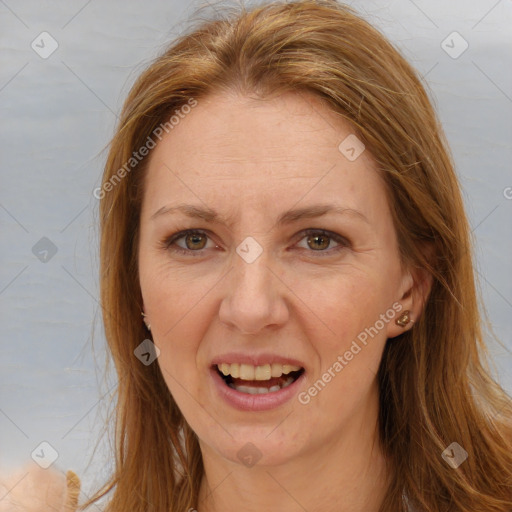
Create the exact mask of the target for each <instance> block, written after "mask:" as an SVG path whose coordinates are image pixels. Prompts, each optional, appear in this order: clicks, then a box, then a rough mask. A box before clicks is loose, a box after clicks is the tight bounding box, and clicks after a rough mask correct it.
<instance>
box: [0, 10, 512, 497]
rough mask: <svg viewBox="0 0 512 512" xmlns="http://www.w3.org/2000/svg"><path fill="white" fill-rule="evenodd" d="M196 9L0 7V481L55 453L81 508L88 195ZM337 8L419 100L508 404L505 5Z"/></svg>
mask: <svg viewBox="0 0 512 512" xmlns="http://www.w3.org/2000/svg"><path fill="white" fill-rule="evenodd" d="M204 3H205V2H203V4H204ZM251 3H254V2H251ZM251 3H250V2H246V5H250V4H251ZM200 5H201V3H200V2H194V3H189V2H185V1H181V2H179V1H169V0H165V1H162V0H153V1H152V2H144V1H142V0H140V1H134V0H123V1H120V0H119V1H99V0H90V1H66V2H64V1H55V2H50V1H40V0H38V1H36V0H23V1H14V0H5V1H4V0H0V173H1V174H0V176H1V177H0V179H1V186H0V230H1V237H0V244H1V258H2V261H1V265H0V315H1V317H0V319H1V325H2V329H1V333H2V334H1V342H0V343H1V344H0V353H1V357H0V472H2V471H4V472H5V471H7V472H8V471H11V470H12V468H14V467H16V466H19V465H21V464H23V463H25V462H27V461H31V458H30V457H31V454H32V453H33V452H34V450H36V453H39V452H40V451H41V449H42V450H43V451H45V453H46V455H45V457H49V456H50V455H51V454H52V453H53V452H51V450H52V449H54V450H55V454H56V456H57V459H56V461H55V463H54V467H56V468H58V469H60V470H66V469H73V470H74V471H75V472H77V473H78V474H79V475H80V477H81V478H82V483H83V490H84V492H85V494H86V495H88V494H90V492H91V490H92V489H93V488H95V486H96V485H98V484H100V483H101V482H102V480H103V478H104V477H105V476H106V475H107V474H108V471H109V468H110V464H111V463H110V461H111V460H112V458H111V456H110V454H109V453H108V450H107V444H106V440H105V438H104V440H103V441H102V442H100V443H99V444H98V449H97V452H96V455H95V456H94V457H92V455H93V450H94V447H95V446H96V444H97V443H98V439H99V438H100V437H99V436H100V431H101V428H102V425H103V424H104V422H105V415H106V413H107V410H108V397H109V396H110V395H109V391H111V390H112V386H113V385H114V384H115V380H114V379H113V378H112V377H109V378H105V375H104V373H105V352H104V343H105V342H104V338H103V334H102V327H101V317H100V313H99V306H98V258H97V254H98V241H97V240H98V229H97V216H98V212H97V208H98V201H97V199H96V198H95V197H94V196H93V193H92V192H93V190H94V189H95V188H96V187H97V186H98V185H99V183H100V177H101V173H102V167H103V164H104V161H105V156H106V153H105V151H104V148H105V146H106V145H107V144H108V141H109V139H110V137H111V135H112V133H113V130H114V126H115V122H116V119H117V117H116V116H117V115H119V112H120V109H121V106H122V102H123V100H124V98H125V97H126V94H127V93H128V91H129V88H130V86H131V84H132V83H133V81H134V79H135V78H136V76H137V75H138V74H139V73H140V72H141V71H142V70H143V69H144V67H145V66H146V65H147V64H148V63H149V62H150V60H151V59H152V58H154V57H155V56H156V55H157V54H159V53H160V52H161V51H162V50H163V49H164V47H165V46H166V45H167V44H168V43H169V42H170V41H171V40H172V39H173V38H175V37H176V36H177V35H179V34H181V33H182V32H183V31H184V30H186V29H187V28H188V25H187V23H186V20H187V18H188V17H189V15H190V14H191V13H192V12H193V10H194V8H196V7H198V6H200ZM350 5H352V6H353V7H354V8H356V10H358V11H359V12H360V13H361V14H362V15H363V16H364V17H366V18H367V19H368V20H369V21H370V22H372V23H374V24H375V25H376V26H377V27H379V28H380V29H381V30H382V31H383V32H384V33H385V34H386V35H387V36H388V37H389V38H390V39H391V40H392V41H393V42H394V43H395V45H396V46H398V47H399V48H400V50H401V51H402V52H403V53H404V54H405V56H406V57H407V58H408V59H409V61H410V62H411V63H412V64H413V65H414V66H415V67H416V68H417V69H418V71H419V72H420V73H421V75H422V76H423V77H424V81H425V84H426V85H427V87H428V88H429V94H430V95H431V98H432V100H433V102H434V104H435V106H436V109H437V111H438V113H439V116H440V119H441V122H442V124H443V126H444V129H445V132H446V135H447V138H448V141H449V143H450V146H451V149H452V152H453V155H454V159H455V162H456V168H457V172H458V174H459V176H460V180H461V183H462V186H463V189H464V198H465V201H466V206H467V210H468V214H469V217H470V221H471V226H472V229H473V234H474V237H475V243H476V256H477V260H476V263H475V267H476V271H477V276H478V278H479V280H480V287H481V291H482V297H483V300H484V302H485V305H486V308H487V310H488V314H489V321H490V322H491V324H492V326H493V329H494V332H495V333H496V335H497V336H498V338H499V339H500V340H501V342H502V343H503V345H504V346H500V345H498V344H496V343H491V345H490V350H491V354H492V355H493V358H494V361H495V363H496V372H497V378H498V379H499V380H500V382H501V383H502V385H503V386H504V387H505V388H506V389H507V390H508V391H509V392H512V356H511V350H512V257H511V256H512V222H511V220H512V165H511V161H512V147H511V141H512V67H511V66H510V62H512V31H511V30H510V27H511V26H512V1H510V0H500V1H496V0H470V1H468V0H451V1H450V2H447V1H445V0H443V1H440V0H428V1H427V0H415V1H412V0H394V1H389V0H387V1H384V0H382V1H381V0H368V1H367V0H354V1H352V2H350ZM43 32H45V33H47V34H43V35H41V34H42V33H43ZM454 32H456V34H454ZM41 39H43V40H44V44H43V43H41ZM443 41H444V42H443ZM466 47H467V48H466ZM54 48H55V51H53V53H51V55H48V53H49V52H51V50H53V49H54ZM41 442H46V443H49V444H50V445H51V447H52V448H49V447H48V446H47V445H43V446H42V447H41V446H40V443H41ZM49 454H50V455H49Z"/></svg>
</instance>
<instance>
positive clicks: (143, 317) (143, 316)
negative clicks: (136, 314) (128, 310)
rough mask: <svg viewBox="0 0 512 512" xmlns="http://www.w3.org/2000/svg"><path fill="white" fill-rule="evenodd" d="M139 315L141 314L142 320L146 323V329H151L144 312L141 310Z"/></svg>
mask: <svg viewBox="0 0 512 512" xmlns="http://www.w3.org/2000/svg"><path fill="white" fill-rule="evenodd" d="M141 315H142V319H143V321H144V324H145V325H146V329H147V330H148V331H151V325H150V324H149V322H148V321H147V320H146V314H145V313H144V311H142V312H141Z"/></svg>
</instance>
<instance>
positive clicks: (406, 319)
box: [395, 310, 414, 327]
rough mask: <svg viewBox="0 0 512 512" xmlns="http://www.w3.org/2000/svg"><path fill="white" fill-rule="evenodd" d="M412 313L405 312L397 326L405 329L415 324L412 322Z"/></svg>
mask: <svg viewBox="0 0 512 512" xmlns="http://www.w3.org/2000/svg"><path fill="white" fill-rule="evenodd" d="M409 315H410V311H409V310H407V311H404V312H403V313H402V314H401V315H400V316H399V317H398V318H397V319H396V320H395V323H396V325H399V326H400V327H405V326H406V325H407V324H408V323H409V322H412V323H414V321H413V320H411V317H410V316H409Z"/></svg>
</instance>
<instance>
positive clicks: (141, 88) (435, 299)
mask: <svg viewBox="0 0 512 512" xmlns="http://www.w3.org/2000/svg"><path fill="white" fill-rule="evenodd" d="M233 90H234V91H237V92H239V93H241V94H257V95H259V96H260V97H262V98H265V97H270V96H271V95H273V94H279V93H282V92H295V93H297V94H300V93H302V92H307V93H313V94H315V95H316V96H317V97H318V98H320V99H322V100H323V102H324V103H325V105H326V106H327V107H328V108H329V109H331V110H332V111H333V112H334V113H336V114H337V115H339V116H340V117H341V118H343V119H345V120H348V121H349V122H350V123H351V125H352V127H353V129H354V131H355V132H356V133H357V134H358V137H359V138H360V139H361V140H362V141H363V142H364V144H365V145H366V147H367V149H368V150H369V151H370V152H371V154H372V155H373V157H374V159H375V160H376V162H377V163H378V165H379V168H380V172H381V174H382V176H383V178H384V180H385V183H386V191H387V194H388V200H389V204H390V206H391V210H392V215H393V221H394V225H395V228H396V231H397V234H398V240H399V246H400V252H401V257H402V259H403V261H404V262H405V263H407V264H408V265H412V266H413V267H417V268H422V269H425V270H426V271H427V272H429V273H430V274H431V275H432V276H433V284H432V289H431V293H430V295H429V298H428V301H427V302H426V304H425V307H424V313H423V315H422V316H421V318H420V319H419V321H418V322H417V323H416V324H415V326H414V328H413V329H411V330H408V331H407V332H405V333H404V334H402V335H401V336H399V337H398V338H395V339H393V340H392V341H389V342H388V343H387V345H386V348H385V351H384V355H383V358H382V362H381V367H380V370H379V374H378V380H379V386H380V413H379V414H380V417H379V418H380V419H379V421H380V425H379V426H380V436H381V440H382V444H383V447H384V450H385V453H386V456H387V458H388V460H389V463H390V468H391V470H392V474H393V478H392V479H391V481H392V483H391V484H390V487H389V488H388V490H387V494H386V496H385V499H384V501H383V504H382V506H381V508H380V511H381V512H400V511H405V510H407V505H406V503H405V501H404V500H403V494H404V493H405V495H406V496H407V500H408V501H409V503H410V504H411V505H412V506H413V507H415V509H416V510H418V511H420V510H421V511H423V510H425V511H431V512H437V511H438V512H441V511H448V510H449V511H450V512H456V511H469V510H470V511H472V512H510V510H512V491H511V484H512V449H511V439H512V427H511V424H510V419H511V418H512V407H511V402H510V398H509V397H508V396H507V394H506V393H505V391H504V390H503V389H502V388H501V387H500V386H499V385H498V384H497V383H496V382H495V381H494V380H493V378H492V377H491V376H490V372H489V370H488V368H487V363H486V357H487V356H486V349H485V343H484V335H483V332H482V326H481V323H482V322H481V317H482V314H483V310H481V309H480V306H479V302H478V300H477V292H476V287H475V275H474V271H473V264H472V248H471V238H470V230H469V226H468V221H467V218H466V214H465V211H464V205H463V201H462V198H461V192H460V186H459V183H458V181H457V177H456V174H455V172H454V164H453V161H452V158H451V156H450V153H449V150H448V147H447V144H446V141H445V138H444V135H443V132H442V129H441V127H440V125H439V122H438V119H437V117H436V114H435V112H434V110H433V108H432V106H431V103H430V101H429V99H428V95H427V94H426V92H425V89H424V87H423V86H422V84H421V80H420V79H419V77H418V75H417V74H416V72H415V71H414V70H413V69H412V68H411V66H410V65H409V64H408V63H407V62H406V60H405V59H404V58H403V57H402V56H401V55H400V53H399V52H398V51H397V50H396V49H395V48H394V47H393V45H392V44H391V43H390V42H389V41H387V40H386V38H385V37H384V36H383V35H382V34H381V33H380V32H378V31H377V30H376V29H375V28H373V27H372V26H371V25H370V24H368V23H367V22H366V21H364V20H363V19H361V18H360V17H359V16H357V15H356V13H355V12H354V11H353V10H352V9H351V8H349V7H346V6H344V5H341V4H339V3H337V2H336V1H334V0H331V1H329V0H324V1H312V0H304V1H295V2H286V3H285V2H273V3H271V4H268V5H262V6H259V7H255V8H252V9H250V10H246V9H244V8H242V9H241V10H240V11H237V12H235V13H232V12H231V11H226V12H225V13H224V14H223V15H219V16H217V17H216V18H214V19H211V20H208V21H206V22H203V23H202V24H201V25H200V26H198V27H196V28H195V29H194V30H193V31H190V32H189V33H188V34H185V35H183V36H181V37H180V38H179V39H178V40H177V41H175V42H174V43H173V44H172V46H170V47H169V48H168V49H167V50H166V51H165V53H163V54H162V55H161V56H160V57H158V58H157V59H156V60H155V61H154V62H153V63H152V64H151V65H150V66H149V67H148V68H147V69H146V70H145V71H144V72H143V73H142V75H141V76H140V77H139V78H138V79H137V81H136V83H135V84H134V86H133V88H132V89H131V91H130V93H129V95H128V98H127V99H126V102H125V104H124V107H123V111H122V114H121V119H120V122H119V126H118V127H117V131H116V133H115V135H114V137H113V140H112V142H111V146H110V152H109V155H108V159H107V162H106V166H105V171H104V175H103V184H102V188H101V193H100V197H101V203H100V223H101V302H102V308H103V318H104V325H105V334H106V338H107V341H108V344H109V346H110V350H111V354H112V357H113V360H114V362H115V366H116V371H117V374H118V388H117V402H116V416H115V420H116V421H115V428H116V431H115V435H116V459H115V471H114V473H113V476H112V478H111V480H110V481H109V482H108V483H107V484H106V485H105V486H104V487H103V488H102V489H100V490H99V491H98V492H97V494H96V495H95V496H94V497H93V499H92V500H91V501H90V502H88V503H86V504H85V505H84V508H85V507H86V506H87V505H88V504H90V503H92V502H94V501H96V500H98V499H99V498H100V497H102V496H106V495H109V498H110V499H109V501H108V504H107V508H106V510H107V511H108V512H125V511H127V510H129V511H130V512H142V511H145V512H147V511H150V510H151V511H157V512H164V511H165V512H168V511H171V512H183V511H186V510H188V509H189V508H192V507H197V506H198V503H197V500H198V491H199V486H200V484H201V480H202V477H203V471H204V470H203V464H202V458H201V452H200V449H199V444H198V440H197V437H196V435H195V434H194V432H193V431H192V430H191V429H190V427H189V426H188V425H187V423H186V421H185V420H184V418H183V417H182V415H181V413H180V411H179V409H178V407H177V405H176V403H175V402H174V400H173V398H172V396H171V395H170V393H169V391H168V388H167V386H166V384H165V382H164V379H163V377H162V375H161V373H160V370H159V367H158V365H156V364H153V365H149V366H145V365H143V364H141V363H140V361H139V360H138V359H137V358H136V357H135V356H134V353H133V352H134V349H135V348H136V347H137V346H138V345H139V344H140V343H141V341H142V340H143V339H144V338H145V337H146V334H147V333H146V331H145V330H144V328H143V324H142V322H141V316H140V312H141V306H142V300H141V292H140V286H139V279H138V262H137V249H138V233H139V221H140V219H139V214H140V210H141V200H142V193H143V178H144V170H145V167H146V162H147V158H146V159H142V160H141V161H140V162H132V163H133V166H132V164H130V166H128V167H127V162H129V161H130V158H133V154H134V152H137V151H138V150H139V148H141V147H143V146H144V145H147V143H148V142H147V141H148V137H151V136H152V135H153V134H154V133H155V130H157V129H158V127H159V126H161V125H162V124H165V123H167V128H168V129H171V128H170V126H171V125H170V124H169V116H170V115H172V113H173V112H175V111H176V110H178V109H180V108H183V106H184V105H186V104H187V103H188V104H190V101H191V99H192V100H193V101H198V102H199V101H201V98H204V97H205V96H206V95H208V94H211V93H214V92H223V91H224V92H228V91H233ZM166 131H167V130H166ZM157 133H158V130H157ZM156 142H158V141H156ZM121 169H124V172H122V171H120V170H121ZM426 246H429V247H430V248H431V250H430V251H426V250H425V247H426ZM453 442H456V443H458V445H460V446H461V447H462V448H463V449H464V450H465V451H466V452H467V454H468V458H467V460H466V461H465V462H464V463H462V464H461V465H460V466H459V467H458V468H457V469H455V468H453V467H451V466H450V465H449V464H448V463H447V462H446V461H445V460H444V459H443V457H442V455H441V454H442V452H443V451H444V450H445V449H446V448H447V447H449V446H450V445H451V444H452V443H453ZM452 446H453V445H452Z"/></svg>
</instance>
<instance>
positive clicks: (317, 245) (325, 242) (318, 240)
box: [307, 234, 330, 251]
mask: <svg viewBox="0 0 512 512" xmlns="http://www.w3.org/2000/svg"><path fill="white" fill-rule="evenodd" d="M307 240H308V247H310V248H311V249H313V250H315V251H316V250H323V249H327V247H329V244H330V237H329V236H328V235H324V234H318V235H309V236H308V237H307Z"/></svg>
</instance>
